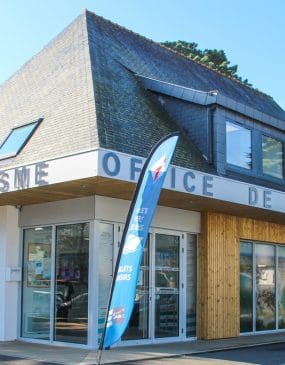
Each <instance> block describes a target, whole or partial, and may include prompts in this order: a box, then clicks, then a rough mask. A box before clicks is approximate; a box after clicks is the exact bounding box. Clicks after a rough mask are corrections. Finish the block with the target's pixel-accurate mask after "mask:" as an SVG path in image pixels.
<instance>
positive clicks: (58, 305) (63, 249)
mask: <svg viewBox="0 0 285 365" xmlns="http://www.w3.org/2000/svg"><path fill="white" fill-rule="evenodd" d="M88 261H89V224H88V223H78V224H70V225H64V226H59V227H57V230H56V266H55V270H56V285H55V312H56V313H55V317H56V318H55V319H56V321H55V331H54V339H55V340H56V341H61V342H73V343H82V344H86V343H87V333H88Z"/></svg>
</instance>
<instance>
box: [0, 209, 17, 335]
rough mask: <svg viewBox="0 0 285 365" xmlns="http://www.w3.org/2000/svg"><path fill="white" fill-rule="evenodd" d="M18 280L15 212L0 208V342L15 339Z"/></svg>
mask: <svg viewBox="0 0 285 365" xmlns="http://www.w3.org/2000/svg"><path fill="white" fill-rule="evenodd" d="M20 277H21V269H20V242H19V227H18V209H16V208H14V207H12V206H0V341H8V340H14V339H16V338H17V337H18V331H17V329H18V315H19V305H20V298H19V288H20V281H19V280H20Z"/></svg>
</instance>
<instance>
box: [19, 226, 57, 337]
mask: <svg viewBox="0 0 285 365" xmlns="http://www.w3.org/2000/svg"><path fill="white" fill-rule="evenodd" d="M51 241H52V228H51V227H37V228H31V229H26V230H25V231H24V261H23V267H24V269H23V283H22V292H23V301H22V313H23V314H22V331H21V334H22V336H23V337H30V338H36V339H44V340H49V339H50V295H51V282H50V280H51Z"/></svg>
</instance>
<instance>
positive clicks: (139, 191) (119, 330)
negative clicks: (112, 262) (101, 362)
mask: <svg viewBox="0 0 285 365" xmlns="http://www.w3.org/2000/svg"><path fill="white" fill-rule="evenodd" d="M178 138H179V133H173V134H170V135H168V136H166V137H165V138H163V139H162V140H161V141H159V142H158V143H157V144H156V145H155V146H154V148H153V149H152V151H151V153H150V155H149V157H148V158H147V160H146V162H145V164H144V167H143V169H142V172H141V174H140V177H139V181H138V184H137V188H136V191H135V194H134V198H133V200H132V204H131V207H130V210H129V214H128V217H127V221H126V225H125V229H124V232H123V235H122V240H121V244H120V248H119V253H118V258H117V263H116V268H115V271H114V278H113V284H112V288H111V294H110V298H109V304H108V310H107V318H106V323H105V327H104V329H103V334H102V338H101V343H100V346H99V351H102V350H103V349H106V348H109V347H110V346H112V345H113V344H114V343H116V342H117V341H118V340H119V339H120V338H121V336H122V335H123V333H124V331H125V329H126V328H127V325H128V322H129V319H130V317H131V314H132V310H133V306H134V301H135V294H136V286H137V280H138V275H139V268H140V263H141V259H142V255H143V249H144V245H145V243H146V240H147V236H148V231H149V228H150V225H151V222H152V219H153V216H154V213H155V210H156V207H157V203H158V199H159V196H160V192H161V189H162V186H163V183H164V180H165V177H166V173H167V170H168V167H169V164H170V161H171V159H172V156H173V153H174V151H175V148H176V144H177V142H178Z"/></svg>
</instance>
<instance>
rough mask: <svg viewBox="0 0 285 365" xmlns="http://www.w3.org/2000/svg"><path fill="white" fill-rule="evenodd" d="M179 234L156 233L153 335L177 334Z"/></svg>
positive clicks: (168, 335)
mask: <svg viewBox="0 0 285 365" xmlns="http://www.w3.org/2000/svg"><path fill="white" fill-rule="evenodd" d="M179 288H180V237H179V236H174V235H166V234H160V233H157V234H156V235H155V286H154V292H155V301H154V306H155V308H154V315H155V329H154V336H155V338H163V337H177V336H179V323H180V320H179V318H180V316H179V312H180V289H179Z"/></svg>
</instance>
